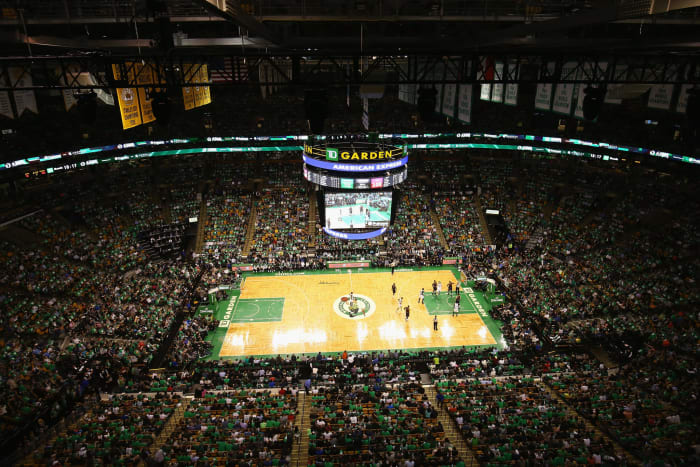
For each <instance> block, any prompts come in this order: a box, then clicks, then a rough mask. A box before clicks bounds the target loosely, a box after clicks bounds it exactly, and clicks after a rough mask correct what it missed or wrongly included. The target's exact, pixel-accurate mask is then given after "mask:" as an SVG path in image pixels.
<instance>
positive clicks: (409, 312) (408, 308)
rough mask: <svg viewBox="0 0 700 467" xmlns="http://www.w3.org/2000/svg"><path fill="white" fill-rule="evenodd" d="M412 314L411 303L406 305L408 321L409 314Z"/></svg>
mask: <svg viewBox="0 0 700 467" xmlns="http://www.w3.org/2000/svg"><path fill="white" fill-rule="evenodd" d="M410 314H411V307H410V305H406V321H408V316H409V315H410Z"/></svg>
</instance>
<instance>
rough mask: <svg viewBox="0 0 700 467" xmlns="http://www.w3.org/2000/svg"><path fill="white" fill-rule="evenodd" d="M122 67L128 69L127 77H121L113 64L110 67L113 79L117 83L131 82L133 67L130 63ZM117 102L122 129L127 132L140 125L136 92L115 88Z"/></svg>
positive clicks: (116, 66)
mask: <svg viewBox="0 0 700 467" xmlns="http://www.w3.org/2000/svg"><path fill="white" fill-rule="evenodd" d="M124 65H125V66H126V67H127V68H129V71H128V77H122V74H121V70H120V69H119V65H117V64H116V63H115V64H113V65H112V73H113V74H114V79H115V80H117V81H120V80H122V79H127V80H128V81H132V80H133V79H134V69H133V66H132V64H131V63H125V64H124ZM117 100H118V101H119V111H120V113H121V116H122V128H123V129H125V130H128V129H129V128H133V127H135V126H139V125H141V109H140V107H139V99H138V93H137V92H136V90H135V89H133V88H117Z"/></svg>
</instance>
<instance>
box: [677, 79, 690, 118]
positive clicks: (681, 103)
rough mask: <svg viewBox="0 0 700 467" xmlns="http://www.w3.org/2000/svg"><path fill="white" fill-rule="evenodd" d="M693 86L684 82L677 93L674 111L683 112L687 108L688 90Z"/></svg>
mask: <svg viewBox="0 0 700 467" xmlns="http://www.w3.org/2000/svg"><path fill="white" fill-rule="evenodd" d="M692 88H693V85H692V84H684V85H682V86H681V90H680V92H679V93H678V102H677V103H676V112H678V113H682V114H684V113H685V111H686V109H687V108H688V91H690V90H691V89H692Z"/></svg>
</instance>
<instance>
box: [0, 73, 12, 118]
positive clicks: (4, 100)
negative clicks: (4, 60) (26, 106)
mask: <svg viewBox="0 0 700 467" xmlns="http://www.w3.org/2000/svg"><path fill="white" fill-rule="evenodd" d="M0 85H3V86H7V78H6V77H5V75H4V74H3V75H0ZM0 115H2V116H3V117H7V118H10V119H14V118H15V112H14V111H13V110H12V102H10V93H9V92H7V91H0Z"/></svg>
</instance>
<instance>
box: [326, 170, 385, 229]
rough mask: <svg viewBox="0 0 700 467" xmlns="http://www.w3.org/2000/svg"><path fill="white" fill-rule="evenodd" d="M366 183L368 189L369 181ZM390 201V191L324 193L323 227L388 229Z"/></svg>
mask: <svg viewBox="0 0 700 467" xmlns="http://www.w3.org/2000/svg"><path fill="white" fill-rule="evenodd" d="M357 181H358V180H355V182H357ZM363 183H364V181H363ZM366 183H367V188H369V184H370V181H369V179H366ZM391 200H392V192H390V191H374V192H372V191H367V192H352V193H342V192H341V193H328V192H326V193H324V202H325V223H326V225H325V226H324V227H327V228H329V229H367V228H373V227H376V228H380V227H388V226H389V221H390V220H391Z"/></svg>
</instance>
